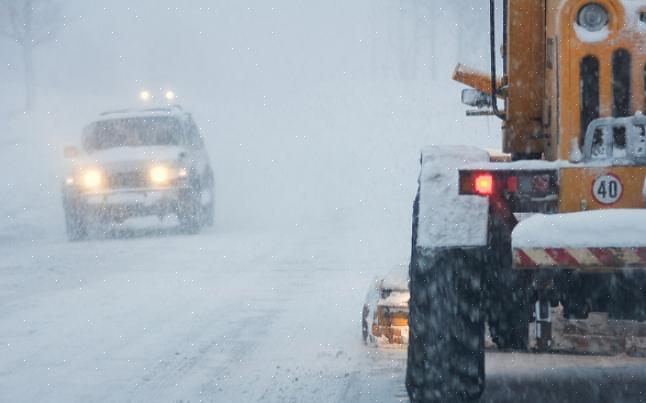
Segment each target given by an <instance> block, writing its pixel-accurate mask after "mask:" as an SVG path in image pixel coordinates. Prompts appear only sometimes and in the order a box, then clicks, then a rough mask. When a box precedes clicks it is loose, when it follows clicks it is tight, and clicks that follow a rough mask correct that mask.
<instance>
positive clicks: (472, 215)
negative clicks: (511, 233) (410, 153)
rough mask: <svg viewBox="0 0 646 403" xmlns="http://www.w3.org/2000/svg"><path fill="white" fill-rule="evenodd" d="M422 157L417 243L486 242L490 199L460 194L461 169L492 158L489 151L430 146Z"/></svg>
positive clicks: (456, 244) (483, 243)
mask: <svg viewBox="0 0 646 403" xmlns="http://www.w3.org/2000/svg"><path fill="white" fill-rule="evenodd" d="M421 158H422V159H421V163H422V169H421V174H420V178H419V185H420V188H419V192H420V193H419V227H418V232H417V246H418V247H423V248H437V247H452V246H484V245H486V244H487V221H488V218H487V216H488V209H489V203H488V200H487V199H486V198H484V197H478V196H460V195H459V194H458V184H459V177H458V170H459V168H461V167H464V166H467V165H470V164H474V163H482V162H487V161H489V154H488V153H487V152H486V151H484V150H481V149H479V148H476V147H466V146H429V147H426V148H424V149H423V150H422V157H421Z"/></svg>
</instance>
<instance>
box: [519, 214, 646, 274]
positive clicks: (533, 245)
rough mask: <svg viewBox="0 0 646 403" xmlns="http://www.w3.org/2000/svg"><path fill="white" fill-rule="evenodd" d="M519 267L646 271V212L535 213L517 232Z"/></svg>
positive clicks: (524, 221)
mask: <svg viewBox="0 0 646 403" xmlns="http://www.w3.org/2000/svg"><path fill="white" fill-rule="evenodd" d="M512 240H513V256H514V267H515V268H517V269H572V270H579V271H590V272H599V271H613V270H621V269H644V270H646V210H642V209H639V210H638V209H634V210H619V209H618V210H602V211H586V212H580V213H569V214H552V215H540V214H537V215H534V216H532V217H530V218H528V219H526V220H523V221H521V223H520V224H518V226H516V228H515V229H514V232H513V234H512Z"/></svg>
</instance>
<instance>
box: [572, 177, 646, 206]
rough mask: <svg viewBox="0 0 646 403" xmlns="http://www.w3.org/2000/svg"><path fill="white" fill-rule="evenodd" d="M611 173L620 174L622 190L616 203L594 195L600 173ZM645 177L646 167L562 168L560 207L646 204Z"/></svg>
mask: <svg viewBox="0 0 646 403" xmlns="http://www.w3.org/2000/svg"><path fill="white" fill-rule="evenodd" d="M609 174H611V175H614V176H616V177H618V178H619V180H620V181H621V183H622V185H623V194H622V196H621V198H620V199H619V201H617V202H616V203H614V204H612V205H605V204H601V203H599V202H597V201H596V200H595V198H594V197H593V195H592V185H593V184H594V181H595V179H596V178H597V177H599V176H602V175H609ZM644 178H646V167H599V168H589V167H588V168H563V169H561V172H560V188H561V195H560V199H559V211H560V212H561V213H572V212H576V211H582V210H599V209H607V208H643V207H644V197H643V195H642V192H643V188H644Z"/></svg>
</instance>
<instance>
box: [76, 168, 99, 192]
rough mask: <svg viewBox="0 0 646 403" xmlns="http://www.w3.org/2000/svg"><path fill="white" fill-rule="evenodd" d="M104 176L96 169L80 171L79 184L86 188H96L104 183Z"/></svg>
mask: <svg viewBox="0 0 646 403" xmlns="http://www.w3.org/2000/svg"><path fill="white" fill-rule="evenodd" d="M104 182H105V177H104V175H103V172H101V171H99V170H98V169H88V170H85V171H83V172H82V173H81V185H82V186H83V187H84V188H86V189H88V190H96V189H99V188H100V187H102V186H103V185H104Z"/></svg>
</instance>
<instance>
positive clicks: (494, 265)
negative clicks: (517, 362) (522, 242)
mask: <svg viewBox="0 0 646 403" xmlns="http://www.w3.org/2000/svg"><path fill="white" fill-rule="evenodd" d="M492 221H495V218H492ZM486 262H487V263H486V270H485V272H486V274H485V285H484V289H485V300H486V302H487V303H486V311H487V322H488V324H489V330H490V332H491V339H492V341H493V342H494V343H495V344H496V346H498V348H499V349H501V350H527V349H528V347H529V322H530V317H531V314H532V303H531V296H532V293H531V278H530V276H529V274H528V273H526V272H521V271H515V270H514V269H513V268H512V256H511V234H510V233H509V231H507V230H505V228H504V226H503V225H502V224H501V223H495V222H494V223H493V224H491V225H490V227H489V245H488V250H487V258H486Z"/></svg>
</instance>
